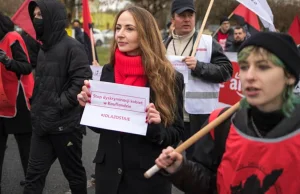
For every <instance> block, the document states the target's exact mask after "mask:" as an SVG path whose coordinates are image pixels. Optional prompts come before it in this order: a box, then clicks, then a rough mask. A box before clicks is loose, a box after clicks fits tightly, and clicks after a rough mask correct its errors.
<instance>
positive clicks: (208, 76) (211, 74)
mask: <svg viewBox="0 0 300 194" xmlns="http://www.w3.org/2000/svg"><path fill="white" fill-rule="evenodd" d="M197 35H198V33H197V32H195V33H194V38H193V42H194V43H195V41H196V38H197ZM172 39H173V37H172V36H171V37H169V38H168V39H167V40H165V41H164V44H165V46H166V48H168V45H169V43H170V42H171V40H172ZM191 53H192V51H191ZM232 71H233V69H232V64H231V62H230V61H229V59H228V58H227V57H226V55H225V54H224V53H223V49H222V47H221V46H220V45H219V43H217V41H216V40H214V39H213V43H212V55H211V61H210V63H204V62H200V61H198V62H197V65H196V68H195V70H192V76H195V77H197V78H200V79H202V80H204V81H208V82H211V83H222V82H225V81H227V80H229V79H230V78H231V75H232Z"/></svg>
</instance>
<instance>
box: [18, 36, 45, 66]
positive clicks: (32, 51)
mask: <svg viewBox="0 0 300 194" xmlns="http://www.w3.org/2000/svg"><path fill="white" fill-rule="evenodd" d="M21 35H22V38H23V40H24V42H25V44H26V47H27V50H28V54H29V58H30V63H31V66H32V68H33V69H35V67H36V63H37V56H38V53H39V50H40V46H41V45H40V44H39V43H38V42H37V41H36V40H34V39H33V38H32V37H31V36H30V35H29V34H27V33H26V32H22V34H21Z"/></svg>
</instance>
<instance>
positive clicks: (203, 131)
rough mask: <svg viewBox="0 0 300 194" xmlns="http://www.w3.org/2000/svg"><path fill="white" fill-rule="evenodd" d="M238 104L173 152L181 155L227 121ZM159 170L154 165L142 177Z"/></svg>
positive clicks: (151, 174) (150, 175)
mask: <svg viewBox="0 0 300 194" xmlns="http://www.w3.org/2000/svg"><path fill="white" fill-rule="evenodd" d="M239 106H240V102H238V103H236V104H235V105H233V106H232V107H230V108H229V109H228V110H227V111H225V112H224V113H223V114H221V115H220V116H218V117H217V118H216V119H215V120H213V121H212V122H210V123H208V125H206V126H205V127H203V128H202V129H201V130H199V131H198V132H197V133H196V134H194V135H193V136H192V137H190V138H189V139H188V140H186V141H185V142H183V143H182V144H181V145H180V146H178V147H177V148H176V149H175V150H174V151H175V152H178V153H182V152H183V151H184V150H186V149H188V148H189V147H190V146H191V145H193V144H194V143H196V142H197V141H198V140H199V139H200V138H201V137H203V136H204V135H206V134H207V133H209V132H210V131H211V130H212V129H214V128H216V127H217V126H218V125H220V124H221V123H222V122H223V121H225V120H226V119H228V118H229V117H230V116H231V115H232V114H233V113H234V112H236V110H237V109H238V108H239ZM159 170H160V168H159V167H158V166H157V165H156V164H155V165H154V166H153V167H151V168H150V169H149V170H148V171H147V172H145V174H144V176H145V177H146V178H150V177H152V176H153V175H154V174H155V173H157V172H158V171H159Z"/></svg>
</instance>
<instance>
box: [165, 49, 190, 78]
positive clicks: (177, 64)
mask: <svg viewBox="0 0 300 194" xmlns="http://www.w3.org/2000/svg"><path fill="white" fill-rule="evenodd" d="M167 58H168V60H169V61H170V62H171V63H172V65H173V67H174V68H175V69H176V70H177V71H178V72H180V73H182V75H183V77H184V83H185V84H186V83H188V77H189V70H188V67H187V65H186V63H185V62H183V61H182V60H183V59H184V58H185V57H184V56H175V55H167Z"/></svg>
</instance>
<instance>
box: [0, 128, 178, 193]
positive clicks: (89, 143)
mask: <svg viewBox="0 0 300 194" xmlns="http://www.w3.org/2000/svg"><path fill="white" fill-rule="evenodd" d="M98 141H99V135H98V134H96V133H94V132H92V131H90V130H87V136H84V139H83V157H82V160H83V164H84V167H85V170H86V172H87V177H88V194H94V193H95V188H94V185H93V184H92V183H91V180H90V179H91V177H90V175H91V174H92V173H93V172H94V164H93V163H92V161H93V159H94V156H95V153H96V150H97V146H98ZM7 146H8V148H7V150H6V155H5V159H4V166H3V172H2V173H3V174H2V194H22V191H23V187H22V186H20V181H21V180H24V175H23V170H22V167H21V161H20V157H19V151H18V147H17V144H16V141H15V139H14V137H13V136H12V135H10V136H9V138H8V142H7ZM43 194H71V193H70V192H69V186H68V182H67V180H66V179H65V177H64V175H63V172H62V170H61V167H60V164H59V162H58V161H56V162H55V163H54V164H53V165H52V167H51V169H50V171H49V174H48V176H47V180H46V186H45V189H44V192H43ZM172 194H183V193H182V192H180V191H178V190H177V189H176V188H173V193H172Z"/></svg>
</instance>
